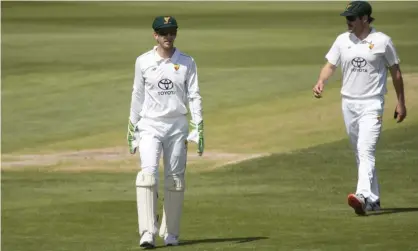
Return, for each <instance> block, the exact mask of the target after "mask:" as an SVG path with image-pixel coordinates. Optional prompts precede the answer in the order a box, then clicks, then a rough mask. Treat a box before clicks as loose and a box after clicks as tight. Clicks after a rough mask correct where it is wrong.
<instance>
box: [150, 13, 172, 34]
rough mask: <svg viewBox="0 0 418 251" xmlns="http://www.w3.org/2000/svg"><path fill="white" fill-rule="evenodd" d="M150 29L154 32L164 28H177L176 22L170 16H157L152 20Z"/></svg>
mask: <svg viewBox="0 0 418 251" xmlns="http://www.w3.org/2000/svg"><path fill="white" fill-rule="evenodd" d="M152 28H153V29H154V30H155V31H156V30H159V29H164V28H178V25H177V21H176V19H175V18H174V17H172V16H159V17H156V18H155V19H154V22H153V23H152Z"/></svg>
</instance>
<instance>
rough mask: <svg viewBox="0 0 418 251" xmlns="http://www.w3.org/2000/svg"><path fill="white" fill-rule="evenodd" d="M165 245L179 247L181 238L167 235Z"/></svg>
mask: <svg viewBox="0 0 418 251" xmlns="http://www.w3.org/2000/svg"><path fill="white" fill-rule="evenodd" d="M164 243H165V245H166V246H178V245H179V238H178V237H177V236H175V235H172V234H165V236H164Z"/></svg>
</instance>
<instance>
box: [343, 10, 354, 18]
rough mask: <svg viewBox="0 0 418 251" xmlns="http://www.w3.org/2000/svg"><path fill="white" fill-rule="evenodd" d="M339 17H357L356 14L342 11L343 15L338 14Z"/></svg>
mask: <svg viewBox="0 0 418 251" xmlns="http://www.w3.org/2000/svg"><path fill="white" fill-rule="evenodd" d="M340 16H343V17H351V16H357V14H355V13H353V12H349V11H344V12H343V13H341V14H340Z"/></svg>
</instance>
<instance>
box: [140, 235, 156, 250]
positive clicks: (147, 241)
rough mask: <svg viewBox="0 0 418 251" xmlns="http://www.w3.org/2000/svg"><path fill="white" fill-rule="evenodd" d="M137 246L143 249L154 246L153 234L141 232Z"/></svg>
mask: <svg viewBox="0 0 418 251" xmlns="http://www.w3.org/2000/svg"><path fill="white" fill-rule="evenodd" d="M139 246H140V247H142V248H144V249H150V248H155V238H154V235H153V234H152V233H150V232H144V233H143V234H142V237H141V240H140V241H139Z"/></svg>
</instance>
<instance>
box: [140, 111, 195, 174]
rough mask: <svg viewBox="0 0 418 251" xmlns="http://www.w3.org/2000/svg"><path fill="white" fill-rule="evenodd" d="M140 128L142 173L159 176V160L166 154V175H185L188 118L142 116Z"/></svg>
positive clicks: (164, 160)
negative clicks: (149, 117)
mask: <svg viewBox="0 0 418 251" xmlns="http://www.w3.org/2000/svg"><path fill="white" fill-rule="evenodd" d="M137 127H138V134H139V154H140V160H141V169H142V172H144V173H147V174H152V175H155V177H156V178H157V179H158V175H157V174H158V166H159V160H160V157H161V153H163V163H164V176H165V177H167V176H173V175H174V176H175V175H179V176H183V175H184V172H185V168H186V161H187V135H188V133H189V126H188V120H187V117H186V116H181V117H175V118H164V119H158V120H155V119H148V118H142V119H141V120H140V121H139V123H138V125H137Z"/></svg>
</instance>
